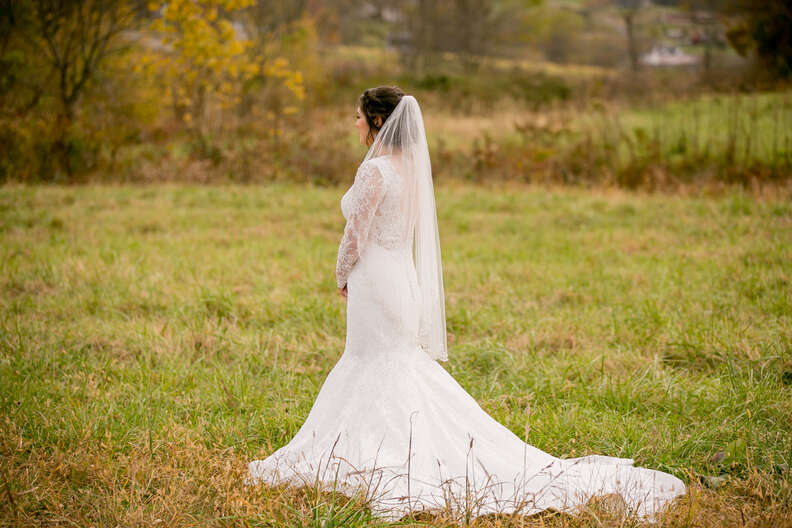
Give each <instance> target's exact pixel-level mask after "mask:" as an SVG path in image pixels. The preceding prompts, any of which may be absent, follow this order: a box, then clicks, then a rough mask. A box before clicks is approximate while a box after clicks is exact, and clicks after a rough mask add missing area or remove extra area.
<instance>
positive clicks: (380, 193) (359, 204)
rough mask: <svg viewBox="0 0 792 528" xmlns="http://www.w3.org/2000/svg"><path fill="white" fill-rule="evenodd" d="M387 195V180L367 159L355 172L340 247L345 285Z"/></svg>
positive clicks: (338, 269) (340, 280)
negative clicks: (378, 209)
mask: <svg viewBox="0 0 792 528" xmlns="http://www.w3.org/2000/svg"><path fill="white" fill-rule="evenodd" d="M384 196H385V181H384V178H383V176H382V173H381V172H380V170H379V169H378V168H377V166H376V165H374V164H373V163H364V164H363V165H362V166H361V167H360V170H359V171H358V173H357V174H356V175H355V183H354V184H353V188H352V194H351V200H352V202H351V209H350V213H349V218H347V223H346V226H345V227H344V236H343V237H342V238H341V244H340V245H339V247H338V259H337V260H336V283H337V284H338V287H339V288H343V287H344V285H345V284H346V282H347V277H349V274H350V272H351V271H352V268H353V267H354V266H355V263H356V262H357V261H358V259H359V258H360V251H361V250H362V249H363V246H364V244H365V243H366V240H368V234H369V229H370V228H371V222H372V221H373V220H374V213H376V212H377V207H379V204H380V202H382V198H383V197H384Z"/></svg>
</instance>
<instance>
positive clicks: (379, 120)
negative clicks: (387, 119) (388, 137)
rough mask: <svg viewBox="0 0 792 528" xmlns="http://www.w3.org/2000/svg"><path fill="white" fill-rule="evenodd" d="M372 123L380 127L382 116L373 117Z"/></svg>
mask: <svg viewBox="0 0 792 528" xmlns="http://www.w3.org/2000/svg"><path fill="white" fill-rule="evenodd" d="M374 124H375V125H377V128H380V127H381V126H382V118H381V117H380V116H377V117H375V118H374Z"/></svg>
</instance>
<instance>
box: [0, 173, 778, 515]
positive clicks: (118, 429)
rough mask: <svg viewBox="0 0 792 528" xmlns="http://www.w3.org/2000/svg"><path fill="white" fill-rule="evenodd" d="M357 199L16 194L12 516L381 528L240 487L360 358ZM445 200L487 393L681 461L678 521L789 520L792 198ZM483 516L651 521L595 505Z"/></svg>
mask: <svg viewBox="0 0 792 528" xmlns="http://www.w3.org/2000/svg"><path fill="white" fill-rule="evenodd" d="M351 178H352V176H351V174H350V176H349V178H348V180H347V181H346V182H345V184H346V185H348V184H350V183H351ZM344 190H345V187H343V186H342V187H338V186H329V187H320V186H314V185H307V184H297V183H290V182H274V183H267V184H263V185H255V186H254V185H250V186H245V185H221V186H199V185H190V184H156V185H139V186H126V185H88V186H83V187H69V186H33V187H30V186H15V185H9V186H5V187H4V188H3V190H2V192H0V240H2V243H1V244H0V256H2V258H1V259H0V262H1V263H2V264H1V266H2V273H0V423H1V425H0V452H1V453H2V456H0V475H1V476H2V480H3V483H2V489H0V494H2V497H3V499H2V500H0V525H2V526H66V525H69V526H177V525H181V526H317V527H319V526H322V527H331V526H377V525H380V524H381V523H379V522H378V521H376V520H375V519H373V518H371V516H370V515H369V514H368V513H367V510H366V509H365V507H364V505H361V504H358V503H357V502H356V501H355V499H354V498H353V499H351V500H347V499H346V498H344V497H340V496H336V495H327V494H324V493H317V492H316V491H315V490H311V489H310V488H306V489H302V490H294V489H287V488H267V487H264V486H259V487H255V488H249V487H247V486H244V485H243V483H242V479H243V478H244V475H245V472H246V469H247V466H246V464H247V461H249V460H252V459H258V458H264V457H265V456H266V455H268V454H269V453H271V452H272V451H274V450H275V449H277V448H278V447H279V446H281V445H283V444H285V443H286V442H287V441H288V440H289V439H290V438H291V437H292V435H293V434H294V433H295V432H296V431H297V429H298V428H299V426H300V425H301V423H302V422H303V420H304V419H305V417H306V415H307V413H308V411H309V409H310V407H311V404H312V402H313V400H314V398H315V396H316V394H317V392H318V390H319V388H320V386H321V383H322V381H323V380H324V378H325V376H326V375H327V373H328V372H329V370H330V369H331V368H332V366H333V365H334V364H335V362H336V361H337V360H338V358H339V357H340V355H341V353H342V352H343V347H344V336H345V321H344V317H345V304H344V303H345V301H344V299H343V298H342V297H340V296H339V295H338V293H337V291H336V288H335V284H334V266H335V258H336V251H337V245H338V242H339V240H340V235H341V232H342V229H343V217H342V216H341V213H340V209H339V199H340V197H341V195H342V193H343V192H344ZM436 193H437V204H438V218H439V223H440V237H441V244H442V251H443V263H444V278H445V289H446V303H447V305H446V309H447V317H448V333H449V347H450V349H449V361H448V362H447V363H443V366H444V368H446V369H447V370H448V371H449V372H450V373H451V374H452V375H453V376H454V377H455V378H456V379H457V380H458V381H459V382H460V383H461V385H462V386H463V387H464V388H465V389H466V390H468V391H469V392H470V393H471V394H472V395H473V396H474V397H475V398H476V400H477V401H478V402H479V403H480V405H481V406H482V407H483V408H484V409H485V410H486V411H487V412H489V413H490V414H491V415H492V416H493V417H495V418H496V419H497V420H499V421H501V422H502V423H504V424H505V425H506V426H507V427H508V428H509V429H511V430H512V431H514V432H515V433H516V434H517V435H518V436H520V437H521V438H523V439H525V440H526V441H527V442H529V443H531V444H533V445H535V446H537V447H539V448H541V449H544V450H546V451H549V452H551V453H553V454H555V455H557V456H564V457H572V456H582V455H584V454H595V453H598V454H607V455H612V456H620V457H631V458H634V459H635V461H636V464H638V465H642V466H648V467H652V468H657V469H662V470H664V471H668V472H671V473H673V474H675V475H677V476H679V477H680V478H683V479H684V480H685V481H686V482H687V483H689V484H690V487H689V489H690V491H689V494H688V495H687V496H685V497H682V498H680V499H678V500H677V502H676V503H674V504H673V505H672V508H671V509H670V511H669V512H668V514H667V515H666V516H665V517H664V518H663V519H662V523H661V524H662V525H664V526H675V527H676V526H679V527H681V526H702V527H704V526H707V527H709V526H792V473H790V463H792V283H791V281H792V205H790V204H791V203H792V202H790V199H789V196H788V195H786V194H787V193H784V192H779V193H778V194H777V195H775V196H770V197H756V196H753V195H750V194H747V193H745V192H743V191H740V190H729V191H727V192H725V193H723V194H720V195H716V196H703V195H702V196H692V195H691V196H686V195H681V194H677V195H663V194H645V193H640V192H626V191H623V190H612V189H611V190H609V189H605V188H602V189H599V190H583V189H576V188H554V187H550V186H535V185H528V184H523V183H517V182H511V183H506V182H504V183H494V182H493V183H490V184H488V185H474V184H470V183H465V182H461V181H443V182H442V183H441V184H440V185H438V188H437V190H436ZM404 523H405V524H415V525H437V526H453V524H452V523H450V522H449V521H448V520H444V519H443V518H442V517H439V518H434V519H422V518H420V517H418V518H414V519H406V520H405V522H404ZM472 524H474V525H476V526H592V527H593V526H637V525H641V522H640V521H639V520H636V519H624V518H622V517H620V515H619V514H618V512H616V513H614V512H613V511H611V510H608V509H607V508H602V507H600V506H598V505H597V504H592V505H591V507H590V508H589V509H588V510H586V511H584V512H581V514H580V515H577V516H565V515H553V514H545V515H540V516H536V517H532V518H509V517H505V518H502V517H492V518H480V519H478V520H476V521H475V522H473V523H472Z"/></svg>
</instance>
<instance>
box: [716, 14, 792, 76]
mask: <svg viewBox="0 0 792 528" xmlns="http://www.w3.org/2000/svg"><path fill="white" fill-rule="evenodd" d="M719 4H720V5H719V8H720V10H721V11H722V12H725V13H726V14H728V15H736V16H737V17H738V21H737V22H736V23H734V24H732V25H731V27H730V28H729V29H728V31H727V32H726V36H727V38H728V39H729V42H730V43H731V44H732V46H733V47H734V49H735V50H737V52H738V53H740V54H741V55H743V56H745V55H748V54H749V53H751V52H755V53H756V55H757V57H758V58H759V60H760V61H761V62H762V63H763V64H764V65H765V66H766V67H767V68H768V70H769V71H770V72H772V73H773V74H776V75H779V76H781V77H790V76H792V5H790V3H789V1H788V0H721V2H719Z"/></svg>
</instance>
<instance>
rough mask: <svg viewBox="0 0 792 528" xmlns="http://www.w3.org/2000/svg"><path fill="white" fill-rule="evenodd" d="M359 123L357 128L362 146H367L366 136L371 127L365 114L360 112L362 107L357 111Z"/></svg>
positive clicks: (356, 122)
mask: <svg viewBox="0 0 792 528" xmlns="http://www.w3.org/2000/svg"><path fill="white" fill-rule="evenodd" d="M356 117H357V121H355V126H356V127H357V129H358V134H359V135H360V144H361V145H365V144H366V136H367V135H368V133H369V126H368V123H367V122H366V117H365V116H364V115H363V112H361V111H360V107H359V106H358V107H357V111H356Z"/></svg>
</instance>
